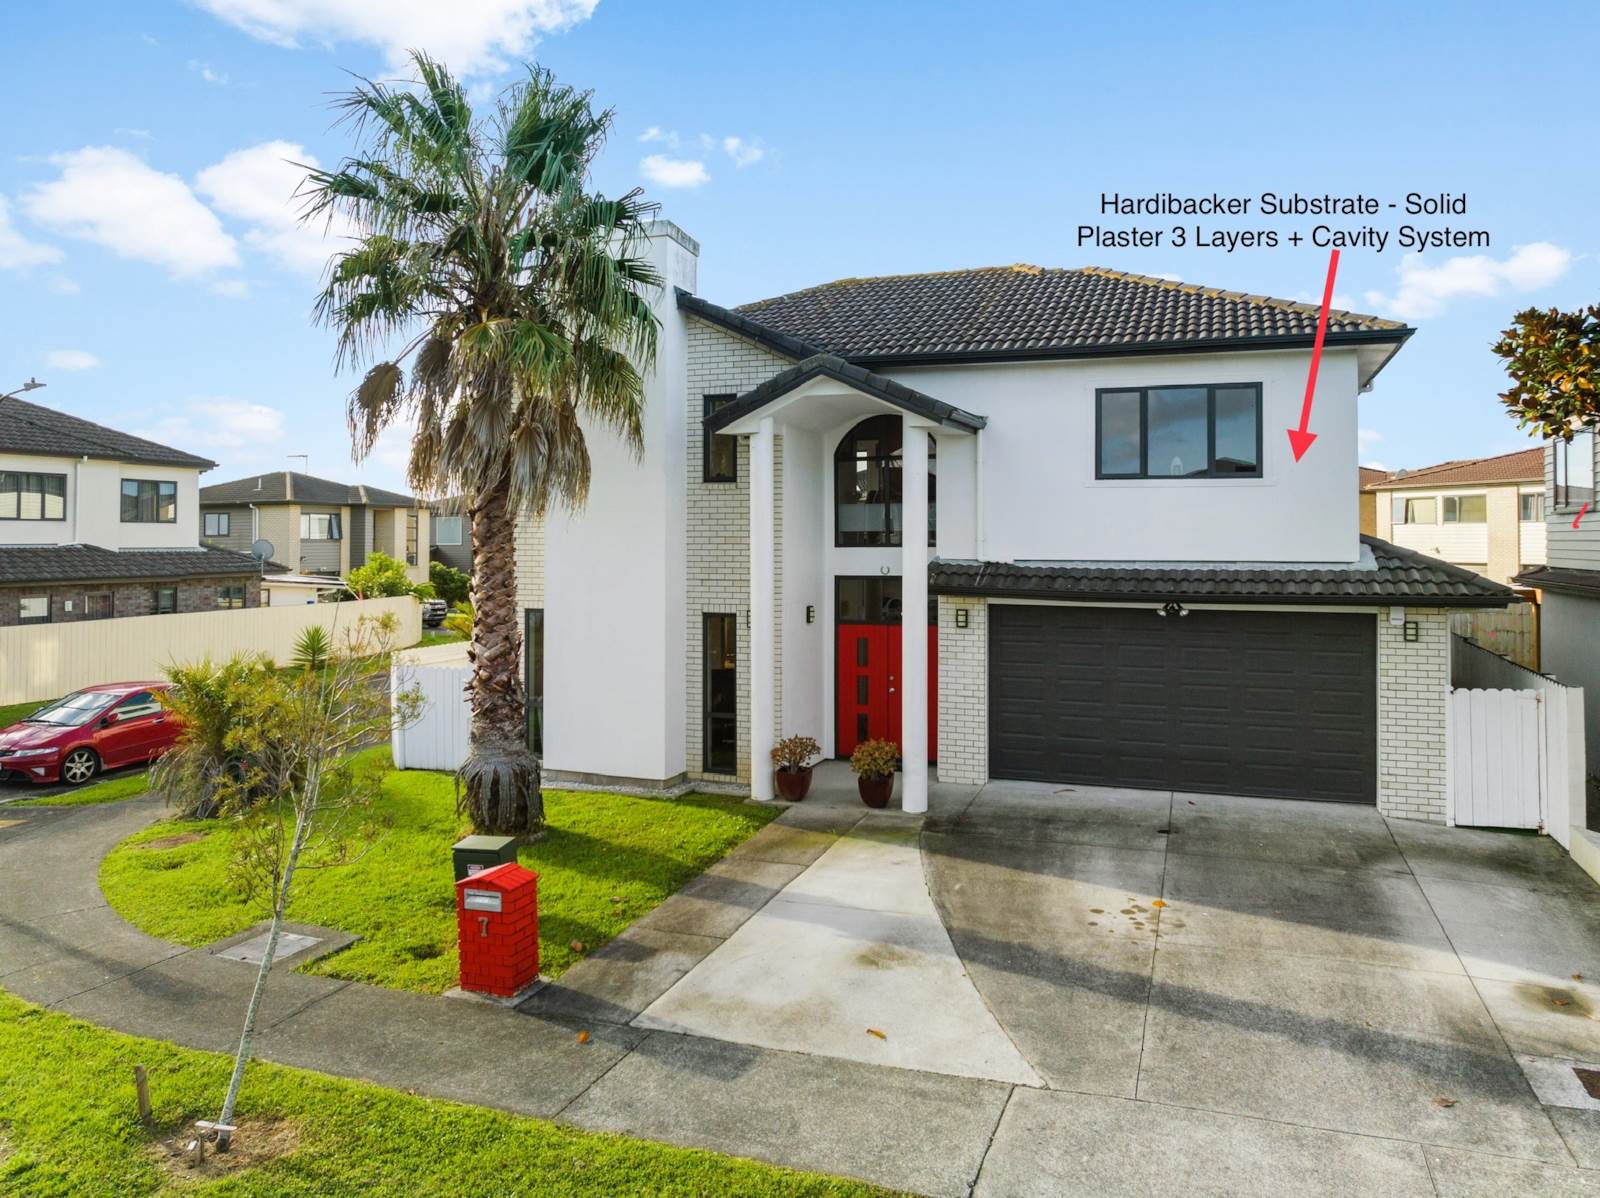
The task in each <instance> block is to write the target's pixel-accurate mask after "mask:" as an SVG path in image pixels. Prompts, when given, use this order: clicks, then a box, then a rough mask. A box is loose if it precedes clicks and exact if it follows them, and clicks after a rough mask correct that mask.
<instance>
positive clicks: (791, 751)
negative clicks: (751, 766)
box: [772, 736, 822, 803]
mask: <svg viewBox="0 0 1600 1198" xmlns="http://www.w3.org/2000/svg"><path fill="white" fill-rule="evenodd" d="M821 755H822V746H821V745H819V744H818V743H817V742H816V741H814V740H812V739H811V738H810V737H809V736H789V737H785V738H784V739H783V740H780V741H779V742H778V743H777V744H775V745H773V746H772V764H773V765H774V766H775V767H776V768H775V769H774V770H773V771H772V777H773V780H774V781H775V782H776V783H777V784H778V793H779V794H780V795H782V796H783V797H784V798H786V799H788V800H789V802H791V803H798V802H799V801H800V800H801V799H803V798H805V797H806V791H808V790H810V789H811V763H812V762H813V761H815V760H816V759H817V758H818V757H820V756H821Z"/></svg>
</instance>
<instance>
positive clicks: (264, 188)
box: [195, 141, 356, 277]
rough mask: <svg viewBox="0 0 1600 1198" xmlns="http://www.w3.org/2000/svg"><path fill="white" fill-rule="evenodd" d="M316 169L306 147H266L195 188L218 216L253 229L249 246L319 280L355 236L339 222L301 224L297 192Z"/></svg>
mask: <svg viewBox="0 0 1600 1198" xmlns="http://www.w3.org/2000/svg"><path fill="white" fill-rule="evenodd" d="M297 163H298V164H299V165H296V164H297ZM316 165H317V160H316V158H314V157H313V156H312V155H310V154H308V153H306V150H305V147H304V146H301V145H297V144H295V143H294V142H290V141H264V142H262V143H261V144H260V145H256V146H251V147H249V148H248V149H244V150H235V151H234V152H233V153H231V154H229V155H228V156H227V157H226V158H224V159H223V160H222V161H221V162H218V163H216V164H215V165H212V166H208V167H206V169H205V170H203V171H201V172H200V174H199V175H198V176H196V178H195V186H196V187H197V188H198V189H199V191H200V194H201V195H203V196H205V197H206V199H208V200H210V201H211V203H212V205H213V206H214V207H215V208H216V209H217V210H218V211H219V212H221V213H223V214H224V215H225V216H230V217H233V218H234V219H236V220H241V221H244V222H245V223H246V224H247V225H249V229H248V230H247V231H246V232H245V234H244V240H245V244H246V245H249V246H251V247H252V248H254V249H258V250H260V251H261V252H263V253H265V254H268V255H270V256H271V257H273V258H275V259H276V260H277V261H278V262H279V263H281V264H282V265H283V266H286V267H288V268H289V269H290V270H293V271H297V272H299V273H301V274H305V275H309V276H312V277H316V276H317V275H319V274H321V273H322V269H323V267H325V266H326V265H327V262H328V256H329V255H330V254H331V253H333V252H334V251H335V250H336V249H338V248H339V247H340V245H341V244H342V243H343V242H344V241H345V240H346V239H348V238H350V237H353V236H355V235H356V229H355V226H354V225H352V224H351V223H350V222H349V221H347V220H343V219H336V220H335V221H334V222H333V223H332V224H331V225H329V224H328V223H327V222H325V221H321V220H318V221H312V222H303V221H301V220H300V201H298V200H296V199H295V198H294V197H295V191H296V190H297V189H298V188H299V187H300V184H301V183H302V182H303V181H304V180H305V174H306V171H305V168H306V167H313V166H316Z"/></svg>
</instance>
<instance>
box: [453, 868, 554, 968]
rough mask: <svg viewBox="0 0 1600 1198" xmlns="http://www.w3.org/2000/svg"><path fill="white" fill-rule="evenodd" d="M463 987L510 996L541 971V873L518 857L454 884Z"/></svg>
mask: <svg viewBox="0 0 1600 1198" xmlns="http://www.w3.org/2000/svg"><path fill="white" fill-rule="evenodd" d="M456 940H457V943H458V944H459V945H460V947H461V988H462V989H463V990H477V991H481V992H482V993H484V994H497V995H500V996H501V997H502V998H510V997H511V996H512V995H513V994H516V993H517V992H519V991H520V990H522V988H523V987H525V986H527V985H528V984H529V983H530V982H532V981H533V980H534V978H536V977H538V976H539V875H538V874H536V873H534V872H533V871H532V870H529V869H523V868H522V866H520V865H518V864H517V863H516V862H515V861H508V862H506V863H505V864H504V865H497V866H495V867H494V868H493V869H486V870H484V871H483V872H482V873H481V874H473V875H471V876H470V877H466V878H462V879H461V881H459V882H457V883H456Z"/></svg>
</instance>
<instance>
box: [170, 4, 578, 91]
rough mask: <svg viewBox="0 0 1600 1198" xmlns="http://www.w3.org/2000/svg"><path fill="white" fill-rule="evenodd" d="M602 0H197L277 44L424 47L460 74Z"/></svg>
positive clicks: (477, 70) (489, 66) (492, 66)
mask: <svg viewBox="0 0 1600 1198" xmlns="http://www.w3.org/2000/svg"><path fill="white" fill-rule="evenodd" d="M598 2H599V0H475V2H474V3H471V4H442V3H440V2H439V0H198V3H199V5H200V7H202V8H204V9H207V10H208V11H210V12H211V13H212V14H214V15H215V16H217V17H220V18H221V19H222V20H224V21H226V22H227V23H228V24H230V25H233V26H235V27H237V28H239V29H242V30H244V31H245V32H246V33H248V34H250V35H251V36H252V37H256V38H260V39H261V40H262V41H267V42H272V43H273V44H274V45H278V46H287V47H296V46H300V45H303V44H306V43H313V44H320V45H327V46H334V45H338V44H339V43H342V42H364V43H366V44H368V45H373V46H377V47H378V48H379V49H380V50H382V51H383V52H384V54H385V55H386V56H387V57H388V59H389V62H390V63H391V64H398V63H400V62H403V61H404V59H405V55H406V51H408V50H410V49H411V48H412V47H414V46H415V47H425V48H426V49H427V51H428V53H430V54H432V55H434V56H435V57H437V58H439V59H442V60H443V61H444V62H446V63H448V64H449V65H450V66H451V68H452V69H453V70H455V71H457V72H458V73H460V74H463V75H473V74H482V73H485V72H494V71H499V70H502V69H504V68H505V67H506V65H507V64H508V62H510V61H512V60H515V59H519V58H524V57H526V56H527V54H528V53H529V51H531V50H532V49H533V47H534V46H535V45H536V44H538V41H539V35H540V34H543V33H554V32H557V31H559V30H562V29H567V28H569V27H571V26H573V25H576V24H578V23H579V22H580V21H586V20H588V19H589V16H590V14H591V13H593V12H594V9H595V5H596V4H597V3H598Z"/></svg>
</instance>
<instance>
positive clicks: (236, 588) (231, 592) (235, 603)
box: [217, 582, 245, 607]
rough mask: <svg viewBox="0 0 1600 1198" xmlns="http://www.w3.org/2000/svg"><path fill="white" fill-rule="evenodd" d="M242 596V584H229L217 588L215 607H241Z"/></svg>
mask: <svg viewBox="0 0 1600 1198" xmlns="http://www.w3.org/2000/svg"><path fill="white" fill-rule="evenodd" d="M244 594H245V590H244V584H243V583H242V582H241V583H230V584H229V585H227V586H220V587H218V588H217V606H218V607H243V606H244Z"/></svg>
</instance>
